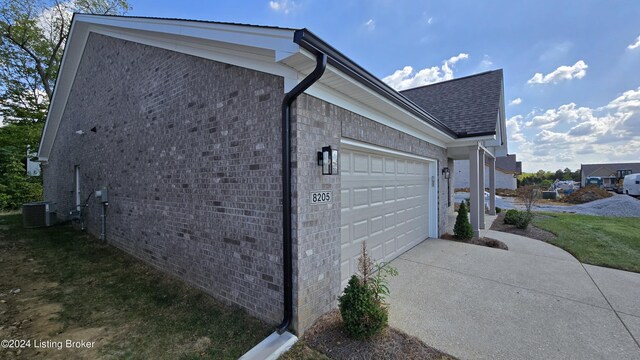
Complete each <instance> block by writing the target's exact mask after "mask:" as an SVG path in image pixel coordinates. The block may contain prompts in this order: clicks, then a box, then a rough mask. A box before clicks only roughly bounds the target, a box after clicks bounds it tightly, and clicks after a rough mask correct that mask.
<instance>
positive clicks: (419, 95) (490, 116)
mask: <svg viewBox="0 0 640 360" xmlns="http://www.w3.org/2000/svg"><path fill="white" fill-rule="evenodd" d="M502 81H503V80H502V69H499V70H493V71H487V72H483V73H480V74H476V75H471V76H467V77H463V78H458V79H453V80H448V81H443V82H439V83H435V84H431V85H426V86H421V87H417V88H413V89H408V90H404V91H401V92H400V93H401V94H402V95H403V96H405V97H406V98H408V99H409V100H411V101H413V102H414V103H415V104H416V105H418V106H420V107H421V108H423V109H424V110H425V111H427V112H429V113H430V114H431V115H433V116H435V117H436V118H437V119H438V120H440V121H441V122H442V123H444V125H445V126H447V127H448V128H449V129H451V130H453V131H454V132H455V133H457V134H458V136H460V137H466V136H473V135H481V134H482V135H486V134H489V133H494V134H495V131H496V122H497V121H498V112H499V111H500V100H501V98H502Z"/></svg>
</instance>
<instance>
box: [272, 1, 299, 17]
mask: <svg viewBox="0 0 640 360" xmlns="http://www.w3.org/2000/svg"><path fill="white" fill-rule="evenodd" d="M269 7H270V8H271V10H274V11H281V12H283V13H285V14H288V13H290V12H291V11H292V10H293V8H295V7H296V3H295V2H293V1H290V0H276V1H269Z"/></svg>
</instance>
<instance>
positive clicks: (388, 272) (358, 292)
mask: <svg viewBox="0 0 640 360" xmlns="http://www.w3.org/2000/svg"><path fill="white" fill-rule="evenodd" d="M385 265H386V264H384V263H382V264H375V265H374V263H373V260H371V258H370V257H369V254H368V253H367V247H366V243H364V242H363V243H362V253H361V255H360V259H359V260H358V273H359V276H356V275H353V276H352V277H351V279H349V284H348V285H347V287H346V288H345V289H344V294H343V295H342V296H340V298H338V302H339V308H340V314H341V315H342V321H343V322H344V328H345V331H346V333H347V334H348V335H349V336H351V337H353V338H356V339H362V338H367V337H371V336H373V335H375V334H377V333H379V332H380V331H381V330H382V329H384V328H385V327H386V326H387V324H388V321H389V315H388V311H389V310H388V304H386V303H385V302H384V300H385V297H387V296H389V294H390V292H389V286H388V282H387V278H388V277H389V276H396V275H398V271H397V270H396V269H395V268H393V267H391V266H389V265H386V266H385ZM374 273H375V275H374Z"/></svg>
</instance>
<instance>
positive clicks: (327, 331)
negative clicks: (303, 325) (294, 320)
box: [303, 309, 456, 360]
mask: <svg viewBox="0 0 640 360" xmlns="http://www.w3.org/2000/svg"><path fill="white" fill-rule="evenodd" d="M303 340H304V341H305V342H306V343H307V344H308V345H309V346H310V347H312V348H314V349H316V350H318V351H320V352H322V353H324V354H325V355H327V356H328V357H330V358H332V359H427V360H428V359H437V360H454V359H456V358H455V357H453V356H450V355H448V354H445V353H443V352H441V351H439V350H437V349H434V348H432V347H430V346H428V345H426V344H425V343H423V342H422V341H420V339H418V338H416V337H414V336H410V335H407V334H405V333H404V332H402V331H400V330H397V329H394V328H391V327H389V328H387V329H385V330H384V331H383V332H382V333H380V334H378V335H376V336H374V337H372V338H370V339H368V340H355V339H351V338H349V337H348V336H347V334H346V333H345V332H344V331H343V329H342V317H341V316H340V311H339V310H337V309H336V310H333V311H331V312H328V313H327V314H325V315H323V316H322V317H320V319H318V321H316V323H315V324H314V325H313V326H312V327H311V329H309V330H307V332H306V333H305V334H304V336H303Z"/></svg>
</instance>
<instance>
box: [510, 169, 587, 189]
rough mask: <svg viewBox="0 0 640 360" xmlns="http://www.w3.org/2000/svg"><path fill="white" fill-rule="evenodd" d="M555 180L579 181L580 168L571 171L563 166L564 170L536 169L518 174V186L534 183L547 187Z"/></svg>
mask: <svg viewBox="0 0 640 360" xmlns="http://www.w3.org/2000/svg"><path fill="white" fill-rule="evenodd" d="M556 180H560V181H567V180H573V181H577V182H580V180H581V174H580V169H577V170H576V171H571V169H569V168H565V169H564V170H562V169H558V170H556V171H555V172H552V171H544V170H538V171H537V172H535V173H522V175H520V176H518V187H520V186H524V185H536V186H540V187H542V188H548V187H550V186H551V184H553V183H554V182H555V181H556Z"/></svg>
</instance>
